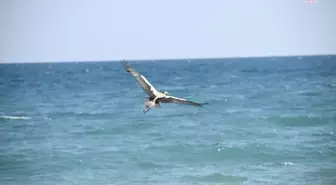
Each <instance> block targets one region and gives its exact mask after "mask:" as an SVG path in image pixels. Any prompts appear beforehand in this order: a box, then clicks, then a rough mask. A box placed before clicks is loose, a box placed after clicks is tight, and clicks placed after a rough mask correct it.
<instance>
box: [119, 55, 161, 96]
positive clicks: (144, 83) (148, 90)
mask: <svg viewBox="0 0 336 185" xmlns="http://www.w3.org/2000/svg"><path fill="white" fill-rule="evenodd" d="M121 64H122V66H123V67H124V68H125V70H126V71H127V72H129V73H130V74H131V75H132V76H133V77H134V78H135V79H136V80H137V81H138V83H139V84H140V85H141V87H142V88H143V90H144V91H145V92H146V93H147V94H148V95H149V96H156V95H157V94H159V92H158V91H157V90H156V89H155V88H154V87H153V85H152V84H150V83H149V81H148V80H147V79H146V77H144V76H143V75H141V74H140V73H138V72H137V71H136V70H134V69H133V68H132V67H131V66H129V65H128V64H127V62H126V61H125V60H122V61H121Z"/></svg>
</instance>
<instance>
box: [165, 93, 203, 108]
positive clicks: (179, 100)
mask: <svg viewBox="0 0 336 185" xmlns="http://www.w3.org/2000/svg"><path fill="white" fill-rule="evenodd" d="M160 101H161V102H163V103H177V104H186V105H193V106H197V107H202V106H203V105H205V104H207V103H197V102H193V101H189V100H186V99H183V98H178V97H174V96H165V97H163V98H160Z"/></svg>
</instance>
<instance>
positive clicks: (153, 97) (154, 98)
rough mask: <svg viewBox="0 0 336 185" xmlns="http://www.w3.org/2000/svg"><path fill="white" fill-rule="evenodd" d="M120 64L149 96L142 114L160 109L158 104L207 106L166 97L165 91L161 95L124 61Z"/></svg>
mask: <svg viewBox="0 0 336 185" xmlns="http://www.w3.org/2000/svg"><path fill="white" fill-rule="evenodd" d="M121 64H122V66H123V67H124V69H125V70H126V71H127V72H128V73H130V74H131V75H132V76H133V77H134V78H135V79H136V80H137V81H138V83H139V84H140V86H141V87H142V88H143V90H144V91H145V92H146V93H147V95H148V96H149V97H148V98H147V99H146V100H145V108H144V110H143V112H144V113H146V112H148V111H149V110H150V109H151V108H160V107H161V106H160V103H177V104H185V105H193V106H197V107H202V106H203V105H204V104H208V103H196V102H192V101H189V100H186V99H183V98H178V97H174V96H170V95H168V92H167V91H164V92H163V93H162V92H159V91H158V90H156V89H155V88H154V86H153V85H152V84H151V83H149V81H148V80H147V79H146V77H144V76H143V75H141V74H140V73H138V72H137V71H136V70H134V69H133V68H132V67H131V66H129V65H128V63H127V62H126V61H125V60H122V61H121Z"/></svg>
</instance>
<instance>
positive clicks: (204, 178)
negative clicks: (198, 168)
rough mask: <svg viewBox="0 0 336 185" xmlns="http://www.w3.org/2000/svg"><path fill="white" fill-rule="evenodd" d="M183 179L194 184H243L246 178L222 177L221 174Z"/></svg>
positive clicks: (189, 176) (188, 176)
mask: <svg viewBox="0 0 336 185" xmlns="http://www.w3.org/2000/svg"><path fill="white" fill-rule="evenodd" d="M184 178H186V179H188V180H192V181H196V182H200V181H201V182H231V183H232V182H244V181H247V180H248V178H247V177H242V176H233V175H224V174H222V173H212V174H208V175H201V176H199V175H197V176H191V175H187V176H185V177H184Z"/></svg>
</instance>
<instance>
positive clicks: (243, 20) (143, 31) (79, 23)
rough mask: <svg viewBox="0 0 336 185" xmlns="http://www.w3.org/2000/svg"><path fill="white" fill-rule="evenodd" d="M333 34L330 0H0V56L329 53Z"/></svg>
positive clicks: (4, 59) (335, 49)
mask: <svg viewBox="0 0 336 185" xmlns="http://www.w3.org/2000/svg"><path fill="white" fill-rule="evenodd" d="M335 33H336V1H335V0H315V3H307V2H306V0H206V1H205V0H141V1H139V0H90V1H89V0H0V63H15V62H50V61H57V62H61V61H111V60H120V59H128V60H144V59H174V58H213V57H214V58H218V57H251V56H252V57H253V56H283V55H315V54H336V34H335Z"/></svg>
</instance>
